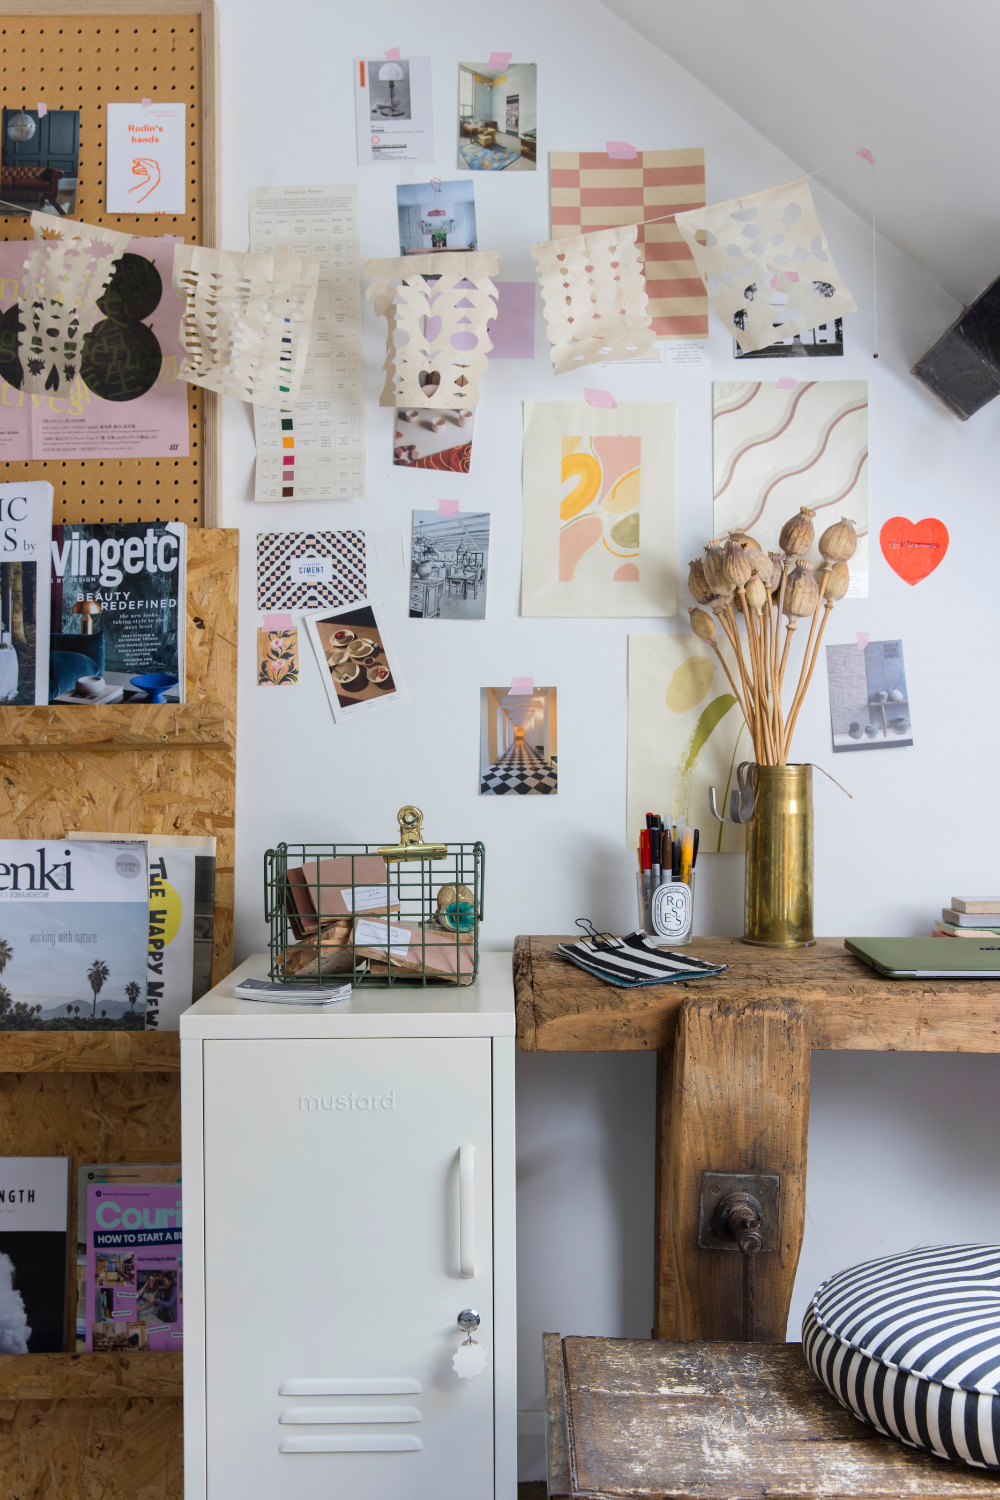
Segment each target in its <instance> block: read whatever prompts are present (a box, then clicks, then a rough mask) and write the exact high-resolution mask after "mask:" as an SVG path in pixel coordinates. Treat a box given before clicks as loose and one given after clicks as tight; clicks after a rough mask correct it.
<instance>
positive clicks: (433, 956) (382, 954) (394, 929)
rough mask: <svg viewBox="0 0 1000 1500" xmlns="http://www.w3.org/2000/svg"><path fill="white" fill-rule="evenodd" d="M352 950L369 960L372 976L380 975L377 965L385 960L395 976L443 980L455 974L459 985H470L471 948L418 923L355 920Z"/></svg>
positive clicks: (359, 918)
mask: <svg viewBox="0 0 1000 1500" xmlns="http://www.w3.org/2000/svg"><path fill="white" fill-rule="evenodd" d="M390 945H391V946H390ZM387 949H388V952H387ZM354 951H355V952H356V953H357V955H358V957H359V958H367V959H370V960H371V961H372V973H373V974H374V973H377V972H379V970H378V969H377V968H376V965H382V966H384V965H385V964H386V959H387V958H388V961H389V967H391V968H392V970H393V971H394V972H396V973H400V974H424V973H427V974H434V975H436V976H438V977H440V978H442V979H454V978H455V977H456V975H457V976H459V981H458V982H459V983H460V984H469V983H471V979H472V972H473V969H474V968H475V963H476V960H475V949H474V947H473V946H472V945H471V944H468V943H456V942H455V936H454V934H453V933H447V932H445V931H444V930H443V928H440V927H438V926H436V925H428V926H427V927H421V925H420V924H419V922H408V923H406V924H401V923H395V922H394V923H392V924H391V925H387V924H386V922H385V921H384V920H382V921H378V920H377V919H376V920H372V919H371V918H369V917H355V919H354ZM466 976H468V977H466Z"/></svg>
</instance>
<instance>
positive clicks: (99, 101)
mask: <svg viewBox="0 0 1000 1500" xmlns="http://www.w3.org/2000/svg"><path fill="white" fill-rule="evenodd" d="M3 9H4V10H5V11H8V13H7V14H6V15H5V16H4V17H3V25H2V26H0V88H2V94H3V103H4V105H5V106H6V107H7V108H8V109H12V108H16V107H17V106H18V105H19V104H24V105H25V107H26V108H28V109H34V108H35V105H36V103H37V101H38V100H39V99H44V101H45V103H46V105H47V106H48V108H49V109H78V110H79V111H80V159H79V188H78V191H77V199H76V210H75V213H74V215H73V217H74V218H77V219H83V220H84V221H85V222H86V223H88V224H108V225H109V226H110V227H112V228H114V229H120V230H123V231H126V232H128V233H129V234H133V235H142V236H152V235H162V234H172V235H178V236H180V237H181V238H183V239H185V240H187V241H188V243H189V244H199V245H203V244H206V243H209V244H210V243H212V240H211V239H210V238H209V239H206V238H204V237H203V229H204V219H205V214H204V212H203V208H204V196H205V194H204V189H205V188H206V187H208V180H207V179H208V175H209V174H208V173H207V172H206V171H204V170H203V158H202V145H203V131H202V105H203V100H202V87H203V85H202V17H201V15H199V14H188V15H111V16H108V15H105V16H102V15H90V16H78V15H73V14H68V15H25V14H21V15H10V14H9V8H8V7H7V6H4V7H3ZM39 9H41V6H39ZM95 9H98V7H97V6H95ZM142 98H152V99H156V100H163V101H167V100H177V101H178V102H181V101H183V102H184V103H185V104H186V105H187V110H186V114H185V120H186V126H187V137H188V162H189V189H188V191H189V204H188V212H187V214H184V215H176V216H174V215H170V214H108V213H106V212H105V206H104V205H105V201H106V200H105V193H104V138H105V133H106V121H107V115H106V110H105V105H106V104H108V103H115V102H117V101H122V102H127V101H130V100H136V99H142ZM213 145H214V143H213ZM203 179H204V180H203ZM0 237H2V238H3V239H7V240H17V239H31V238H32V233H31V228H30V225H29V222H28V220H27V219H26V218H21V217H18V216H16V215H14V216H10V217H0ZM187 389H188V412H189V421H190V449H191V452H190V456H189V457H188V458H107V459H93V458H88V459H69V460H66V461H65V462H64V461H43V460H39V461H36V462H32V463H26V462H17V463H9V462H8V463H0V482H12V481H17V480H19V479H47V480H48V481H49V482H50V483H51V485H52V487H53V489H54V491H55V510H54V515H53V519H54V520H55V521H56V522H57V523H59V522H72V521H88V522H98V521H186V522H187V523H188V525H189V526H200V525H201V524H202V523H203V518H204V490H205V483H204V468H205V461H204V459H205V452H206V443H205V425H206V423H205V417H206V413H205V407H206V400H205V393H204V392H203V391H202V390H201V389H200V388H199V387H197V386H188V388H187ZM26 399H27V398H26ZM208 519H210V520H211V519H212V517H211V516H209V517H208Z"/></svg>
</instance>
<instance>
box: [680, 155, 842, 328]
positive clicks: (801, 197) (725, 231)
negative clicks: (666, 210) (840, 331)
mask: <svg viewBox="0 0 1000 1500" xmlns="http://www.w3.org/2000/svg"><path fill="white" fill-rule="evenodd" d="M676 223H677V228H678V229H679V230H680V232H681V234H682V235H683V236H684V239H685V240H686V241H687V243H688V245H689V246H690V248H691V254H692V255H693V256H694V259H695V264H696V265H697V267H698V270H699V271H700V273H701V278H702V280H703V281H704V282H705V285H706V286H707V287H708V295H709V296H710V297H711V299H712V306H713V307H714V308H715V311H716V312H717V313H718V315H719V317H720V318H721V319H722V321H723V323H724V324H725V326H726V328H727V329H728V330H729V332H730V333H731V334H733V335H734V336H735V338H736V342H737V343H738V344H739V346H740V348H741V349H742V350H743V351H744V352H745V353H751V352H752V351H753V350H755V349H766V348H767V347H768V346H769V345H770V344H773V343H775V342H776V341H777V340H778V339H787V338H791V337H792V336H793V335H794V334H796V333H807V332H808V331H809V329H810V328H817V327H818V326H819V324H820V323H829V322H831V321H832V320H833V319H834V318H841V317H843V316H844V315H845V314H846V313H852V312H856V311H857V308H856V306H855V302H854V298H853V297H852V296H851V294H850V292H849V291H848V290H847V287H846V286H845V285H844V278H843V277H842V276H841V274H840V272H839V271H838V270H837V267H836V266H835V265H834V263H833V257H832V256H831V254H830V247H829V245H828V244H827V242H826V236H825V234H824V233H823V226H822V224H820V222H819V218H818V216H817V214H816V209H815V206H814V204H813V200H812V193H811V192H810V191H809V183H808V181H807V179H806V178H805V177H797V178H796V179H795V180H794V181H793V182H784V183H782V184H781V185H780V186H779V187H772V188H766V189H765V190H764V192H762V193H751V194H750V196H749V197H747V198H730V200H729V202H728V203H712V204H709V206H708V207H707V208H693V209H691V210H690V212H688V213H683V214H678V215H677V220H676Z"/></svg>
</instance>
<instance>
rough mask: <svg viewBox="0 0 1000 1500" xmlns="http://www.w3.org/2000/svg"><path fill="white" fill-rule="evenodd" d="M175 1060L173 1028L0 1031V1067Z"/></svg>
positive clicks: (150, 1066)
mask: <svg viewBox="0 0 1000 1500" xmlns="http://www.w3.org/2000/svg"><path fill="white" fill-rule="evenodd" d="M180 1066H181V1039H180V1035H179V1033H178V1032H176V1031H0V1073H179V1072H180ZM101 1160H103V1157H102V1158H101Z"/></svg>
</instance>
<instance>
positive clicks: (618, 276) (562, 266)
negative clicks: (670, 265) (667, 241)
mask: <svg viewBox="0 0 1000 1500" xmlns="http://www.w3.org/2000/svg"><path fill="white" fill-rule="evenodd" d="M638 232H639V226H638V225H637V224H625V225H623V226H622V227H621V228H618V229H599V230H596V231H594V232H593V233H592V234H581V235H577V236H576V237H575V238H573V239H566V240H549V241H548V242H547V243H546V244H543V245H532V247H531V253H532V255H533V256H534V259H535V265H536V266H537V267H538V274H539V277H540V278H541V283H542V297H543V299H544V302H545V317H546V324H545V332H546V333H547V334H548V337H549V343H550V344H551V345H552V348H551V349H550V350H549V358H550V359H551V360H552V363H553V364H554V365H555V367H556V374H557V375H565V373H566V371H567V370H578V369H580V367H581V366H582V365H592V364H596V363H597V362H598V361H599V360H602V359H648V358H650V356H651V355H652V354H653V353H654V350H653V339H654V333H653V327H652V324H653V320H652V318H651V316H650V313H649V303H648V300H647V297H646V281H645V278H644V276H643V274H642V262H641V261H640V259H639V251H638V249H637V248H636V235H637V234H638Z"/></svg>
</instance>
